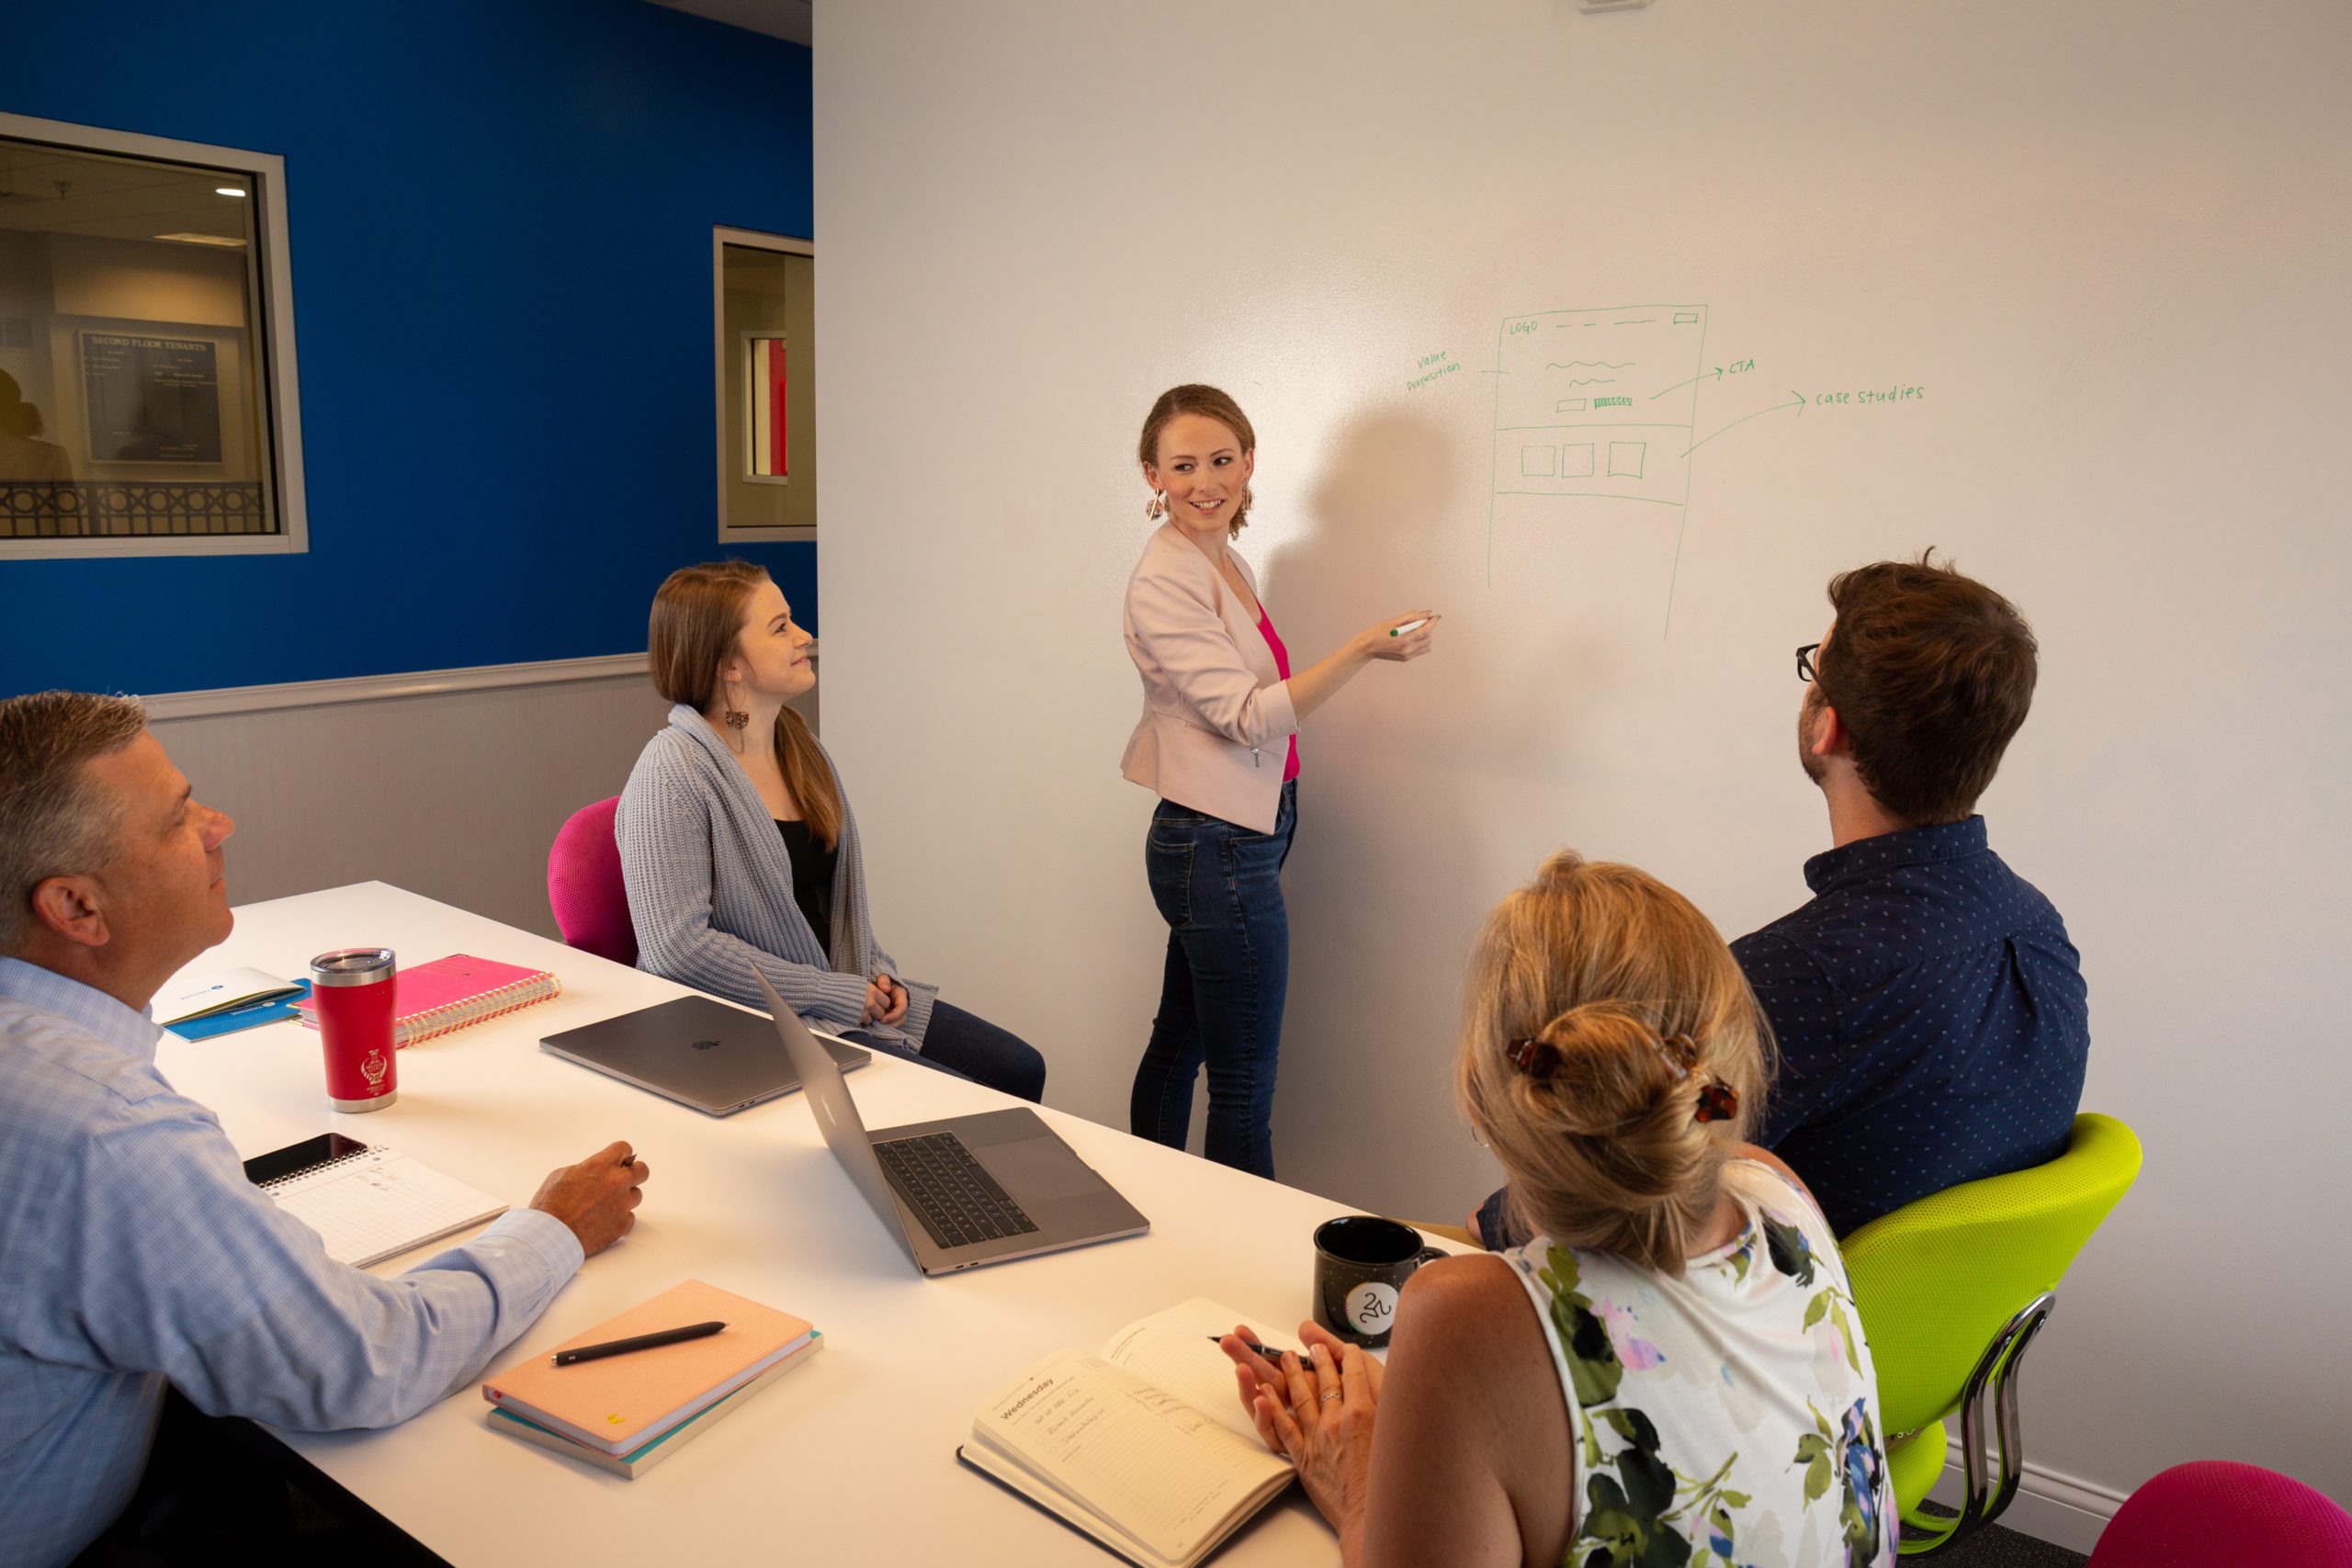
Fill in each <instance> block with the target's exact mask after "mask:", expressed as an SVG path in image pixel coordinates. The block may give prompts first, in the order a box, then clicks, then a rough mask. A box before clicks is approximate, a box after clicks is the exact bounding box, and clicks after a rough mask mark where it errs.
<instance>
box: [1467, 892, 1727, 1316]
mask: <svg viewBox="0 0 2352 1568" xmlns="http://www.w3.org/2000/svg"><path fill="white" fill-rule="evenodd" d="M1769 1050H1770V1031H1769V1028H1768V1026H1767V1025H1766V1023H1765V1021H1764V1016H1763V1012H1762V1010H1761V1009H1759V1008H1758V1006H1757V1003H1756V999H1755V997H1754V995H1753V993H1751V992H1750V991H1749V989H1748V987H1747V979H1746V977H1745V976H1743V975H1742V974H1741V973H1740V970H1739V966H1738V964H1736V962H1735V961H1734V960H1733V958H1732V956H1731V952H1730V950H1729V949H1728V948H1727V947H1725V946H1724V941H1723V938H1722V937H1721V936H1720V935H1719V934H1718V933H1717V932H1716V931H1715V929H1714V927H1713V925H1711V924H1709V923H1708V921H1707V919H1706V917H1705V916H1703V915H1702V914H1700V913H1699V911H1698V910H1697V908H1694V907H1693V906H1692V905H1691V902H1690V901H1689V900H1688V899H1686V898H1684V897H1682V896H1681V895H1680V894H1679V893H1676V892H1675V891H1674V890H1673V889H1672V888H1669V887H1668V886H1666V885H1665V884H1663V883H1661V882H1659V881H1657V879H1656V878H1655V877H1652V876H1649V875H1647V874H1645V873H1643V872H1640V871H1637V870H1635V869H1634V867H1632V866H1628V865H1619V864H1613V863H1608V862H1594V861H1587V860H1585V859H1584V858H1583V857H1582V856H1580V855H1577V854H1576V853H1575V852H1561V853H1559V854H1556V855H1555V856H1553V857H1552V858H1551V859H1550V860H1549V861H1547V862H1546V863H1544V867H1543V868H1542V870H1541V871H1539V872H1538V873H1537V874H1536V876H1535V879H1534V880H1533V881H1532V883H1530V884H1529V885H1528V886H1525V887H1522V888H1521V889H1520V890H1519V891H1517V892H1515V893H1513V894H1511V895H1510V897H1507V898H1505V899H1504V900H1503V901H1502V903H1501V904H1499V905H1498V906H1497V907H1496V908H1495V910H1494V912H1493V914H1491V915H1490V916H1488V917H1487V923H1486V926H1485V928H1484V930H1483V931H1481V932H1480V934H1479V938H1478V942H1477V944H1476V949H1475V950H1474V952H1473V954H1472V958H1471V963H1470V974H1469V986H1468V995H1467V998H1466V1000H1465V1003H1464V1021H1463V1031H1462V1043H1461V1049H1460V1055H1459V1058H1458V1061H1457V1064H1456V1088H1457V1092H1458V1096H1459V1099H1460V1102H1461V1105H1462V1109H1463V1111H1464V1115H1465V1116H1467V1117H1468V1118H1469V1120H1470V1122H1471V1123H1472V1125H1473V1126H1475V1127H1476V1128H1478V1129H1479V1130H1480V1132H1481V1133H1482V1134H1484V1136H1485V1137H1486V1139H1487V1144H1488V1145H1489V1146H1490V1147H1491V1148H1492V1149H1493V1150H1494V1153H1495V1155H1496V1157H1497V1158H1498V1159H1499V1160H1500V1161H1501V1162H1502V1164H1503V1167H1504V1168H1505V1170H1506V1171H1507V1172H1508V1173H1509V1175H1510V1197H1509V1199H1508V1200H1507V1202H1508V1205H1509V1207H1510V1209H1511V1211H1512V1213H1513V1217H1514V1218H1515V1220H1516V1221H1517V1222H1518V1223H1519V1224H1521V1226H1523V1227H1524V1228H1526V1229H1529V1230H1532V1231H1538V1232H1541V1233H1543V1234H1544V1235H1549V1236H1550V1237H1551V1238H1552V1239H1554V1240H1555V1241H1558V1242H1562V1243H1564V1244H1566V1245H1568V1246H1572V1247H1593V1248H1596V1249H1599V1250H1602V1251H1608V1252H1614V1253H1617V1254H1619V1255H1621V1256H1623V1257H1626V1258H1631V1259H1633V1260H1634V1261H1636V1262H1638V1263H1641V1264H1644V1265H1645V1266H1646V1267H1649V1268H1653V1269H1657V1270H1658V1271H1660V1272H1662V1273H1668V1274H1679V1273H1681V1271H1682V1264H1683V1259H1684V1258H1686V1257H1687V1256H1688V1255H1689V1244H1690V1242H1691V1240H1692V1239H1693V1238H1695V1237H1696V1236H1698V1235H1701V1234H1702V1233H1703V1231H1704V1229H1705V1227H1706V1225H1707V1223H1708V1221H1709V1219H1710V1218H1711V1217H1712V1216H1713V1213H1714V1209H1715V1205H1716V1202H1717V1201H1718V1199H1719V1197H1720V1195H1721V1190H1722V1173H1723V1167H1724V1161H1725V1160H1726V1159H1727V1158H1729V1157H1730V1151H1731V1148H1732V1145H1734V1144H1736V1143H1737V1142H1738V1141H1739V1140H1740V1139H1742V1138H1744V1137H1745V1136H1746V1135H1747V1129H1748V1127H1749V1126H1750V1124H1751V1123H1752V1122H1753V1119H1754V1115H1755V1111H1756V1108H1757V1107H1758V1105H1759V1103H1760V1101H1761V1099H1762V1095H1763V1089H1764V1084H1765V1081H1766V1078H1767V1076H1768V1069H1767V1066H1766V1062H1765V1054H1766V1052H1767V1051H1769ZM1716 1085H1719V1086H1721V1089H1719V1090H1717V1091H1716V1093H1715V1094H1713V1095H1710V1093H1709V1090H1710V1087H1711V1086H1716ZM1723 1091H1728V1092H1727V1093H1724V1092H1723ZM1702 1101H1704V1102H1706V1109H1705V1111H1704V1112H1703V1114H1704V1119H1702ZM1720 1104H1728V1105H1729V1107H1730V1110H1729V1111H1728V1113H1725V1112H1724V1111H1718V1110H1717V1109H1715V1107H1716V1106H1717V1105H1720Z"/></svg>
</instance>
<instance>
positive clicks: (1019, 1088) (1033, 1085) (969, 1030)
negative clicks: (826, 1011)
mask: <svg viewBox="0 0 2352 1568" xmlns="http://www.w3.org/2000/svg"><path fill="white" fill-rule="evenodd" d="M842 1038H844V1039H848V1040H854V1041H856V1042H857V1043H859V1044H860V1045H863V1046H865V1048H866V1049H867V1050H869V1051H878V1052H880V1053H881V1054H882V1055H885V1056H896V1057H898V1058H899V1060H900V1061H905V1062H921V1063H922V1065H923V1066H927V1067H936V1068H938V1069H939V1070H940V1071H941V1072H943V1073H949V1074H953V1075H954V1076H955V1077H959V1078H969V1079H971V1080H972V1081H973V1082H974V1083H981V1084H986V1085H988V1087H989V1088H990V1089H1002V1090H1003V1091H1004V1092H1005V1093H1007V1094H1011V1095H1017V1096H1019V1097H1020V1098H1021V1099H1023V1100H1028V1101H1029V1102H1030V1103H1031V1104H1033V1105H1034V1104H1035V1103H1036V1102H1037V1101H1039V1100H1043V1099H1045V1098H1046V1058H1045V1057H1044V1056H1042V1055H1039V1054H1038V1052H1037V1047H1035V1045H1032V1044H1030V1043H1029V1042H1027V1041H1026V1040H1023V1039H1022V1038H1021V1036H1019V1035H1018V1034H1015V1033H1013V1032H1012V1031H1011V1030H1009V1029H999V1028H998V1027H997V1026H996V1025H995V1024H993V1023H990V1022H989V1021H988V1020H987V1019H984V1018H982V1017H980V1016H979V1015H978V1014H977V1013H968V1012H966V1011H965V1010H963V1009H962V1008H959V1007H956V1006H954V1005H952V1004H950V1003H947V1002H944V1001H938V1000H933V1003H932V1004H931V1023H930V1025H929V1026H928V1027H927V1028H925V1029H924V1030H923V1032H922V1050H921V1051H920V1052H915V1051H909V1050H907V1049H905V1048H904V1047H902V1046H899V1045H891V1044H886V1043H883V1042H882V1041H880V1040H876V1038H874V1036H872V1035H870V1034H868V1033H866V1032H865V1031H863V1030H858V1029H845V1030H842Z"/></svg>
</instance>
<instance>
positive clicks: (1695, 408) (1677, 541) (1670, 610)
mask: <svg viewBox="0 0 2352 1568" xmlns="http://www.w3.org/2000/svg"><path fill="white" fill-rule="evenodd" d="M1681 319H1682V318H1681V317H1679V316H1677V317H1676V318H1675V320H1676V321H1680V320H1681ZM1699 363H1700V364H1702V365H1704V364H1706V363H1707V323H1706V322H1705V321H1700V323H1699ZM1691 379H1692V380H1693V381H1696V380H1698V379H1699V378H1697V377H1693V378H1691ZM1698 426H1699V390H1698V389H1697V388H1696V387H1695V386H1694V387H1692V388H1691V428H1692V429H1693V430H1695V429H1697V428H1698ZM1697 450H1698V447H1697V446H1692V447H1691V452H1695V451H1697ZM1690 533H1691V453H1690V452H1685V453H1684V454H1683V455H1682V519H1681V521H1680V522H1679V523H1677V524H1676V525H1675V528H1674V570H1672V571H1670V572H1668V574H1667V578H1666V624H1665V625H1664V626H1660V627H1659V628H1658V634H1657V640H1658V641H1660V642H1664V641H1665V640H1666V639H1667V638H1668V637H1672V636H1673V635H1674V591H1675V589H1677V588H1678V587H1679V586H1681V583H1682V541H1683V540H1684V539H1685V538H1687V537H1689V536H1690Z"/></svg>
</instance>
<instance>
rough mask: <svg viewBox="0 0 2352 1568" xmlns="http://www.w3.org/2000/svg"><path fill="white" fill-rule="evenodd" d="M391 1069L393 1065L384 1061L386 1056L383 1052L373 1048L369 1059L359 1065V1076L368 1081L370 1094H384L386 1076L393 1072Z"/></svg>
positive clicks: (369, 1052)
mask: <svg viewBox="0 0 2352 1568" xmlns="http://www.w3.org/2000/svg"><path fill="white" fill-rule="evenodd" d="M391 1067H392V1065H391V1064H390V1062H387V1061H386V1060H384V1054H383V1053H382V1052H381V1051H378V1050H374V1049H372V1048H371V1049H370V1050H369V1051H368V1055H367V1057H366V1058H365V1059H364V1060H362V1061H361V1062H360V1064H359V1076H360V1077H363V1078H366V1079H367V1080H368V1093H369V1094H381V1093H383V1092H384V1075H385V1074H386V1073H388V1072H390V1071H391Z"/></svg>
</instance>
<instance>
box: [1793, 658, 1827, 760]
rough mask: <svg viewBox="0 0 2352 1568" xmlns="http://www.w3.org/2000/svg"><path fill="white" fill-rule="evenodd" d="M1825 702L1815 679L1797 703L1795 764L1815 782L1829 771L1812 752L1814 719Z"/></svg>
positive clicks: (1819, 685)
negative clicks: (1802, 700) (1800, 701)
mask: <svg viewBox="0 0 2352 1568" xmlns="http://www.w3.org/2000/svg"><path fill="white" fill-rule="evenodd" d="M1826 702H1827V699H1826V698H1825V697H1823V696H1822V694H1821V683H1820V682H1817V681H1816V682H1814V683H1813V684H1812V685H1809V686H1807V687H1806V688H1805V689H1804V702H1802V703H1800V704H1798V705H1797V766H1799V767H1801V768H1803V769H1804V776H1805V777H1806V778H1809V779H1811V780H1812V781H1813V782H1814V783H1815V784H1820V783H1821V781H1822V779H1823V778H1824V777H1825V776H1826V774H1827V773H1828V772H1829V764H1828V763H1826V762H1825V761H1822V760H1821V759H1820V758H1818V757H1816V756H1815V755H1814V754H1813V728H1814V721H1815V719H1817V718H1819V717H1820V716H1821V710H1822V708H1823V707H1824V706H1825V705H1826Z"/></svg>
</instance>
